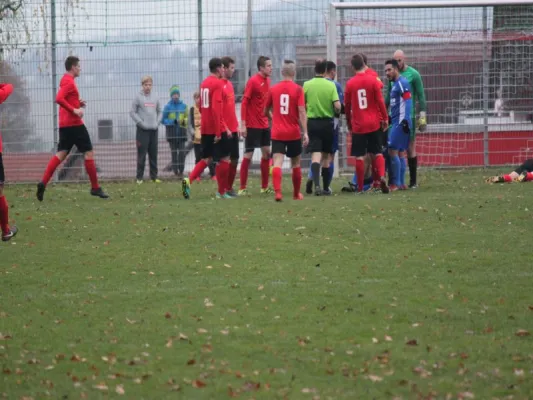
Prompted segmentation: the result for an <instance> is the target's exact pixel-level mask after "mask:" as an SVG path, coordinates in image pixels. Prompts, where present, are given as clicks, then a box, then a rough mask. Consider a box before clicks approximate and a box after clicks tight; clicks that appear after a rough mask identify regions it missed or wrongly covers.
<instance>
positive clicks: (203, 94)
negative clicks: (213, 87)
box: [200, 88, 209, 108]
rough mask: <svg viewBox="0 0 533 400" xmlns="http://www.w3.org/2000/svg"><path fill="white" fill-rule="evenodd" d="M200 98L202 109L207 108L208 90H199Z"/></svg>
mask: <svg viewBox="0 0 533 400" xmlns="http://www.w3.org/2000/svg"><path fill="white" fill-rule="evenodd" d="M200 98H201V100H202V108H209V89H208V88H202V89H201V90H200Z"/></svg>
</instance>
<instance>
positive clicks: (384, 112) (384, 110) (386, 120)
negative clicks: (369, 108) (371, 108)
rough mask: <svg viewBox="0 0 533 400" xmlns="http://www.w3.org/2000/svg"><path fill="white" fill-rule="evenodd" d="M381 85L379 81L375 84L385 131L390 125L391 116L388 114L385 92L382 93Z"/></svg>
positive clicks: (375, 93)
mask: <svg viewBox="0 0 533 400" xmlns="http://www.w3.org/2000/svg"><path fill="white" fill-rule="evenodd" d="M381 87H382V86H381V85H380V84H379V82H378V81H376V83H375V84H374V96H375V99H376V101H377V103H378V109H379V116H380V118H381V130H382V131H383V132H385V131H386V130H387V129H388V127H389V118H388V116H387V106H385V100H384V99H383V93H381Z"/></svg>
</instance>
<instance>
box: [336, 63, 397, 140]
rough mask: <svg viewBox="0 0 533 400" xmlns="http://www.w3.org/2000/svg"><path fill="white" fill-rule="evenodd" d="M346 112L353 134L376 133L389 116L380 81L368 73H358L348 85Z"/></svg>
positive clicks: (345, 103)
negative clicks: (386, 116)
mask: <svg viewBox="0 0 533 400" xmlns="http://www.w3.org/2000/svg"><path fill="white" fill-rule="evenodd" d="M344 111H345V113H346V118H347V119H348V118H349V121H350V123H351V131H352V133H360V134H365V133H371V132H376V131H377V130H379V129H380V127H381V121H383V120H384V116H385V115H387V108H386V107H385V101H384V100H383V95H382V94H381V85H380V81H378V80H377V79H376V77H375V76H372V74H368V73H357V74H356V75H355V76H354V77H353V78H351V79H350V80H349V81H348V83H347V84H346V91H345V92H344Z"/></svg>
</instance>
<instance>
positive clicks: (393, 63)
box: [385, 58, 400, 71]
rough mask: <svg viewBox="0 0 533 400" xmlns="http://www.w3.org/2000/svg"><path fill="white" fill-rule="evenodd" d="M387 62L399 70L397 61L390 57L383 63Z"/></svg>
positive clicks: (386, 63)
mask: <svg viewBox="0 0 533 400" xmlns="http://www.w3.org/2000/svg"><path fill="white" fill-rule="evenodd" d="M388 64H390V65H392V66H393V67H394V68H396V69H397V70H398V71H399V70H400V66H399V65H398V61H396V60H395V59H394V58H391V59H390V60H387V61H385V65H388Z"/></svg>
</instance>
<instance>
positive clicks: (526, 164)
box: [514, 158, 533, 174]
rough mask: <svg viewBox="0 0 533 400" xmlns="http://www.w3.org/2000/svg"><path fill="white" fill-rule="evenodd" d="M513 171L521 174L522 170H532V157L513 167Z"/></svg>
mask: <svg viewBox="0 0 533 400" xmlns="http://www.w3.org/2000/svg"><path fill="white" fill-rule="evenodd" d="M514 172H516V173H517V174H521V173H522V172H533V158H530V159H529V160H526V161H524V163H523V164H522V165H520V166H519V167H518V168H517V169H515V170H514Z"/></svg>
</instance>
